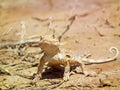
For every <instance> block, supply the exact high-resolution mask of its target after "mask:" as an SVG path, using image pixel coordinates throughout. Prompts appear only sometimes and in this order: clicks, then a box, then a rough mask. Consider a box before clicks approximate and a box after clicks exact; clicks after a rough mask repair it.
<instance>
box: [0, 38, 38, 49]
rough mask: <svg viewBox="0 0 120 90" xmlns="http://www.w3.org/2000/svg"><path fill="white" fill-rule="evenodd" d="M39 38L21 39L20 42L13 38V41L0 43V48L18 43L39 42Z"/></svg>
mask: <svg viewBox="0 0 120 90" xmlns="http://www.w3.org/2000/svg"><path fill="white" fill-rule="evenodd" d="M39 42H40V40H39V39H36V40H30V39H29V40H23V41H22V42H21V40H15V41H10V42H5V43H0V48H4V47H8V46H15V45H19V44H39Z"/></svg>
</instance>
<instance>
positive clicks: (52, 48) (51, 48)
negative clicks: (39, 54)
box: [39, 35, 60, 55]
mask: <svg viewBox="0 0 120 90" xmlns="http://www.w3.org/2000/svg"><path fill="white" fill-rule="evenodd" d="M39 45H40V48H41V49H42V50H43V52H44V53H45V54H49V55H54V54H57V53H58V52H59V45H60V42H59V40H58V38H57V37H55V36H54V35H45V36H41V37H40V44H39Z"/></svg>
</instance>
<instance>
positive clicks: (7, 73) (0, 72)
mask: <svg viewBox="0 0 120 90" xmlns="http://www.w3.org/2000/svg"><path fill="white" fill-rule="evenodd" d="M0 74H5V75H11V73H10V72H9V71H8V70H6V69H4V68H2V67H0Z"/></svg>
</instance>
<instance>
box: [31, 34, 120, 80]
mask: <svg viewBox="0 0 120 90" xmlns="http://www.w3.org/2000/svg"><path fill="white" fill-rule="evenodd" d="M40 39H41V40H40V43H39V46H40V48H41V49H42V51H43V53H44V55H43V56H42V58H41V59H40V61H39V66H38V70H37V75H36V76H35V78H34V79H33V81H34V82H36V81H37V80H39V79H41V78H42V73H43V70H44V66H45V65H47V66H49V67H52V68H59V67H64V68H65V69H64V74H63V81H67V80H69V76H70V66H74V65H78V66H79V67H80V68H81V70H82V73H83V74H85V75H86V74H87V73H86V71H85V63H84V62H87V64H100V63H106V62H110V61H114V60H116V59H117V57H118V55H119V50H118V48H116V47H111V48H110V49H109V51H110V52H111V53H113V52H112V50H114V51H115V53H116V54H115V55H114V56H113V57H111V58H108V59H98V60H94V59H89V58H87V57H80V56H73V55H72V54H71V53H70V52H69V51H67V50H65V49H61V48H60V45H61V44H62V43H60V42H59V39H58V38H57V37H55V35H45V36H41V37H40Z"/></svg>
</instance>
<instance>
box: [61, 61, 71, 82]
mask: <svg viewBox="0 0 120 90" xmlns="http://www.w3.org/2000/svg"><path fill="white" fill-rule="evenodd" d="M69 77H70V62H69V61H67V62H66V66H65V70H64V76H63V80H64V81H68V80H69Z"/></svg>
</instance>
